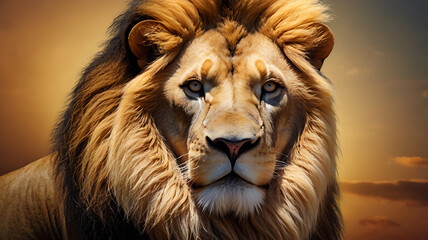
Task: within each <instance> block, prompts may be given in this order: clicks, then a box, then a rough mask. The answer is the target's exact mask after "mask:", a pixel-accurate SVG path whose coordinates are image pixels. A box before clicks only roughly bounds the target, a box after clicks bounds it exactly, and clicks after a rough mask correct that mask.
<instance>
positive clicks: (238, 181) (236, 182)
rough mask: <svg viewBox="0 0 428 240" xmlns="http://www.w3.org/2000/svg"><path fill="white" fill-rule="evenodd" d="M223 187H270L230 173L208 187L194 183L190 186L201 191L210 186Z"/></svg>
mask: <svg viewBox="0 0 428 240" xmlns="http://www.w3.org/2000/svg"><path fill="white" fill-rule="evenodd" d="M214 184H215V185H223V186H225V187H229V186H230V187H234V186H245V185H252V186H256V187H259V188H263V189H267V188H268V185H263V186H260V185H256V184H254V183H252V182H249V181H247V180H245V179H244V178H242V177H240V176H239V175H238V174H236V173H235V172H233V171H232V172H230V173H229V174H227V175H226V176H224V177H222V178H220V179H219V180H217V181H215V182H212V183H210V184H208V185H199V184H197V183H192V184H190V186H191V187H192V188H193V189H200V188H204V187H208V186H210V185H214Z"/></svg>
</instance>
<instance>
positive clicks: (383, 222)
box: [358, 216, 400, 227]
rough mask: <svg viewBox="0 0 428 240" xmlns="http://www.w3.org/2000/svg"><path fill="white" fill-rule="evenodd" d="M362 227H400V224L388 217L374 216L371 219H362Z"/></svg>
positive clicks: (360, 222)
mask: <svg viewBox="0 0 428 240" xmlns="http://www.w3.org/2000/svg"><path fill="white" fill-rule="evenodd" d="M358 224H360V225H361V226H364V227H398V226H400V224H398V223H397V222H394V221H392V220H391V219H389V218H388V217H384V216H374V217H371V218H366V219H362V220H360V221H359V222H358Z"/></svg>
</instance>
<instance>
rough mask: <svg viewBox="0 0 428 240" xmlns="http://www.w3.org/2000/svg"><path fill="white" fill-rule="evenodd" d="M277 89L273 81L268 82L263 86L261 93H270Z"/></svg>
mask: <svg viewBox="0 0 428 240" xmlns="http://www.w3.org/2000/svg"><path fill="white" fill-rule="evenodd" d="M277 88H278V84H277V83H276V82H274V81H269V82H266V83H265V84H263V91H264V92H265V93H272V92H275V90H276V89H277Z"/></svg>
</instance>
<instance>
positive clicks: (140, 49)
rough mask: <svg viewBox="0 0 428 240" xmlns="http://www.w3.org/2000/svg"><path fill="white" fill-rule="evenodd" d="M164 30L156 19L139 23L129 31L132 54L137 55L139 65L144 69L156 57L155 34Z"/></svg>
mask: <svg viewBox="0 0 428 240" xmlns="http://www.w3.org/2000/svg"><path fill="white" fill-rule="evenodd" d="M161 29H162V30H164V27H163V25H162V24H161V23H159V22H157V21H155V20H144V21H141V22H139V23H137V24H136V25H135V26H134V27H133V28H132V29H131V31H130V32H129V35H128V44H129V48H130V49H131V52H132V54H134V56H136V57H137V59H138V65H139V66H140V67H141V68H142V69H143V68H145V67H146V66H147V64H148V63H150V62H151V61H152V60H154V58H155V54H156V52H157V46H156V44H155V43H154V41H153V38H152V36H153V34H154V33H156V32H159V31H160V30H161Z"/></svg>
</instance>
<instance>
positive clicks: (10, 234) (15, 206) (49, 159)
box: [0, 155, 66, 239]
mask: <svg viewBox="0 0 428 240" xmlns="http://www.w3.org/2000/svg"><path fill="white" fill-rule="evenodd" d="M53 164H54V162H53V156H52V155H49V156H46V157H44V158H41V159H39V160H37V161H35V162H32V163H30V164H28V165H27V166H25V167H23V168H21V169H18V170H16V171H13V172H11V173H8V174H6V175H3V176H1V177H0V238H1V239H3V238H4V239H40V238H42V239H60V238H62V239H64V238H66V234H65V233H66V230H65V220H64V213H63V199H62V193H61V192H62V191H60V189H59V188H58V185H57V184H56V182H55V174H54V167H53Z"/></svg>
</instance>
